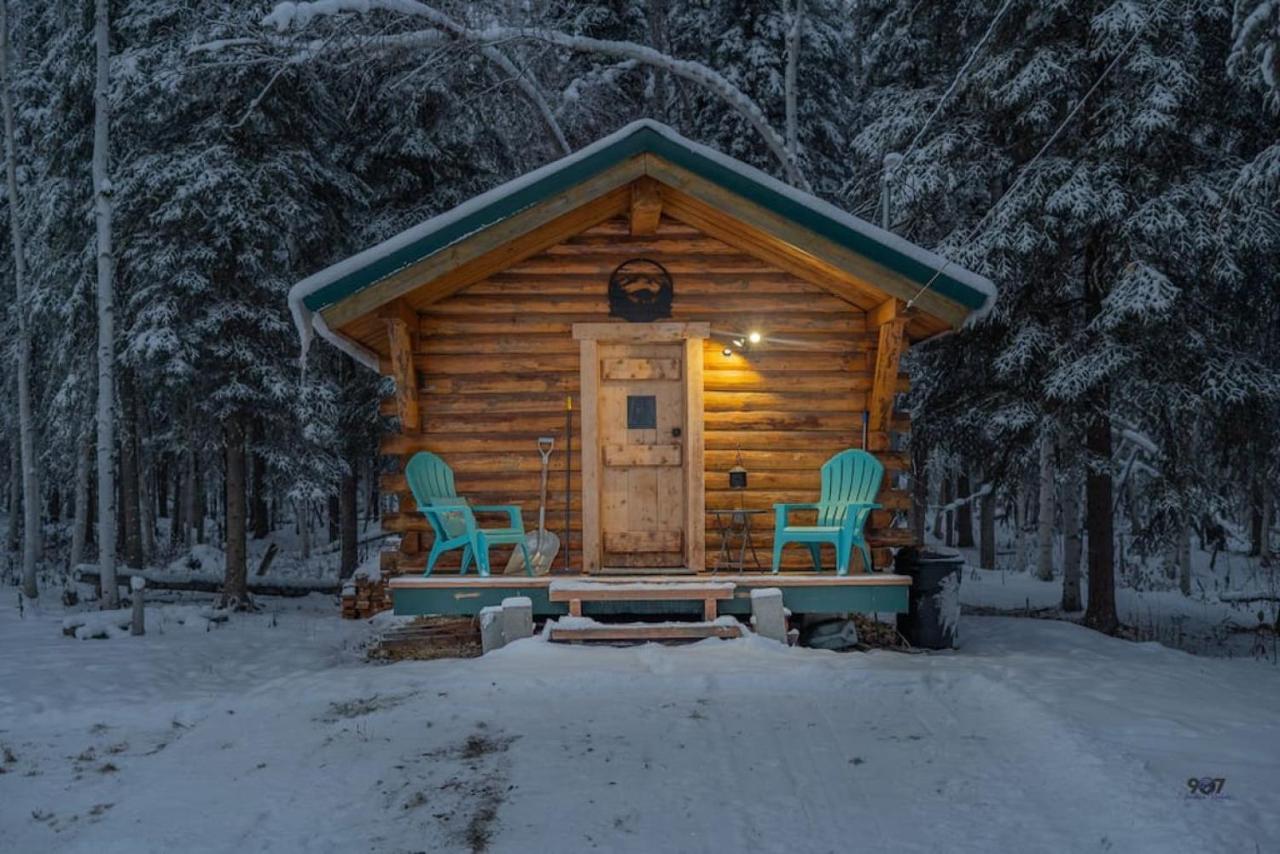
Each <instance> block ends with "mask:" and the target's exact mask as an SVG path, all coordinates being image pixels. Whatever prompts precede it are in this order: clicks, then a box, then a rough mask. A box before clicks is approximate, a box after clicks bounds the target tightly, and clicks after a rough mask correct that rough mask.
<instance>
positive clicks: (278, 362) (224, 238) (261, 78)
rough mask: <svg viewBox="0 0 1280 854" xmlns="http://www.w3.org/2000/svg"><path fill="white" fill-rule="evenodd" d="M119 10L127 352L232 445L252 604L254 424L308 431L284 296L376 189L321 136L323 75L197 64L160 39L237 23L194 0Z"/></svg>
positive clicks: (233, 600) (233, 544) (179, 425)
mask: <svg viewBox="0 0 1280 854" xmlns="http://www.w3.org/2000/svg"><path fill="white" fill-rule="evenodd" d="M119 20H120V27H121V30H122V35H123V41H124V43H125V44H127V45H129V46H130V49H131V51H132V52H131V54H130V59H131V63H132V66H133V68H135V69H136V78H135V79H136V83H137V89H136V90H135V91H134V92H132V93H131V94H132V96H133V102H134V103H135V104H136V105H137V106H136V108H135V110H134V111H133V112H132V113H131V114H130V115H129V117H128V118H127V119H125V118H124V117H123V116H122V117H121V125H122V133H124V134H127V135H128V137H129V139H130V140H131V141H132V143H133V146H132V148H131V150H130V152H129V157H128V158H127V162H125V161H124V160H123V159H122V162H121V163H120V164H119V167H118V172H119V178H118V180H117V186H118V188H119V193H118V198H119V213H120V217H119V224H120V231H121V240H120V244H121V247H122V250H121V253H120V268H119V276H120V280H121V282H122V283H127V284H126V287H127V288H128V290H129V293H130V317H129V321H128V325H127V327H126V333H125V344H126V357H127V359H128V360H130V361H131V362H132V363H134V364H136V365H137V366H138V369H139V370H140V371H141V372H143V373H144V374H146V375H147V376H148V377H149V378H150V380H151V382H152V387H153V388H157V389H159V388H163V389H165V391H166V392H167V395H168V396H169V399H170V400H171V401H173V404H172V409H171V412H172V416H173V419H174V421H175V422H176V423H175V424H174V425H173V428H172V429H173V430H174V432H175V433H176V434H178V435H180V436H181V437H182V439H181V441H182V443H184V444H185V443H189V442H195V443H197V447H199V446H200V445H204V446H207V447H212V448H216V449H217V451H218V453H217V456H216V457H215V460H216V462H217V463H219V464H220V465H219V466H218V469H220V470H221V481H222V483H223V486H224V488H225V490H226V502H225V506H226V514H227V515H226V523H225V532H226V534H225V546H226V549H225V550H226V556H227V566H226V586H225V589H224V591H223V599H224V602H226V603H228V604H233V605H239V606H246V605H247V604H248V601H249V600H248V595H247V586H246V583H247V567H246V561H247V555H246V518H245V516H246V501H245V495H244V490H245V486H246V481H247V472H246V459H247V446H246V442H247V441H248V435H249V427H250V423H251V422H252V421H254V420H257V421H258V422H259V423H262V424H264V425H265V429H263V430H262V431H261V433H260V435H262V436H266V437H273V438H274V441H276V442H279V443H281V444H285V443H288V442H290V441H291V439H290V438H289V437H290V436H292V435H293V434H294V430H293V428H294V421H293V419H292V418H291V413H292V412H293V411H294V403H295V400H296V396H297V393H298V392H297V382H296V379H297V362H296V359H295V358H294V356H295V353H296V349H295V347H296V345H295V343H294V342H295V339H294V337H293V330H292V326H291V324H290V323H289V320H288V317H287V312H286V310H285V308H284V306H285V293H286V291H287V289H288V286H289V285H290V284H291V283H292V282H293V281H294V280H296V278H300V277H301V275H302V273H301V271H303V270H309V269H310V268H311V267H312V266H313V265H315V264H316V262H317V260H318V261H320V262H321V263H324V262H327V261H328V260H330V259H331V258H332V257H334V256H335V255H336V254H337V253H338V252H340V251H341V249H342V248H345V247H343V246H342V236H343V235H344V233H345V231H346V222H345V219H344V213H345V212H347V211H350V210H352V209H353V207H354V204H353V200H358V199H359V198H360V197H361V194H362V192H363V188H361V187H360V185H359V183H358V181H357V180H356V179H355V178H354V176H352V175H351V174H350V172H348V171H347V170H345V169H343V168H341V166H340V165H339V164H338V163H336V162H335V161H334V160H333V159H331V158H332V156H333V151H332V150H331V149H326V148H325V147H323V146H319V145H316V141H317V140H324V139H327V138H331V136H332V134H333V133H334V130H333V128H331V127H330V126H329V124H328V123H329V121H330V117H331V116H333V115H335V114H340V112H338V111H336V110H335V106H336V105H335V104H334V103H332V102H331V101H330V100H328V93H327V90H326V89H325V88H324V87H323V86H318V85H313V84H314V81H312V80H310V79H306V78H300V77H296V76H295V77H291V78H288V79H286V78H284V77H281V78H280V79H278V80H275V81H274V83H273V85H271V86H269V87H268V83H269V82H271V71H270V69H264V68H263V67H262V66H261V65H252V64H240V65H230V66H223V67H220V68H218V69H217V72H218V73H216V74H215V73H210V72H211V69H210V68H209V67H207V66H205V65H204V64H203V63H200V62H198V61H197V62H193V61H192V57H191V55H190V54H189V53H188V50H187V47H188V44H189V43H190V42H188V41H184V40H178V39H173V38H167V39H160V40H156V39H154V38H153V36H154V34H156V33H162V32H166V31H169V30H171V29H172V28H184V27H185V28H189V29H186V30H185V31H186V32H187V33H189V35H190V38H192V39H197V38H201V37H207V38H216V37H219V36H222V35H225V34H226V32H227V28H228V27H232V26H234V25H235V24H236V22H235V21H231V22H227V21H213V22H207V21H204V20H203V19H202V18H201V16H200V15H199V13H198V11H197V9H196V8H195V4H187V3H173V4H169V5H165V6H161V7H156V6H154V5H152V4H147V3H137V4H133V5H131V6H130V7H129V8H128V9H127V10H126V11H125V12H124V14H123V15H120V16H119ZM193 20H194V21H196V22H198V23H199V24H201V26H199V27H193V25H192V23H191V22H192V21H193ZM240 23H243V22H242V21H241V22H240ZM157 128H163V129H165V132H162V133H157V131H156V129H157ZM210 462H212V461H211V460H208V459H197V460H195V464H196V465H197V466H208V464H209V463H210ZM214 471H215V472H216V471H217V469H215V470H214ZM204 474H205V475H206V476H207V475H209V472H208V471H205V472H204Z"/></svg>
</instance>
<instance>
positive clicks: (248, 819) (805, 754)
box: [0, 579, 1280, 854]
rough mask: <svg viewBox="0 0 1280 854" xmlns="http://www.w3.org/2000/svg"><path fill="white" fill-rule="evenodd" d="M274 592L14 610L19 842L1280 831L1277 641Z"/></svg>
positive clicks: (694, 846) (4, 763)
mask: <svg viewBox="0 0 1280 854" xmlns="http://www.w3.org/2000/svg"><path fill="white" fill-rule="evenodd" d="M967 580H968V579H966V581H967ZM264 604H265V605H266V606H267V610H266V611H265V612H264V613H260V614H254V615H234V616H232V617H231V619H230V620H229V621H228V622H227V623H226V624H223V625H220V626H210V627H207V628H197V627H196V625H195V624H196V623H198V622H199V621H189V622H190V623H191V624H190V625H188V624H185V623H184V624H183V625H177V624H176V623H172V622H169V621H168V620H166V619H165V618H164V616H163V612H164V611H165V610H166V608H165V607H163V606H162V607H160V608H158V609H154V610H153V613H152V615H151V619H150V623H149V626H150V629H149V633H148V634H147V636H146V637H145V638H131V637H125V638H117V639H113V640H84V641H81V640H75V639H72V638H68V637H64V636H63V635H62V633H61V614H52V613H50V614H46V615H37V614H33V613H31V612H30V611H28V612H27V614H26V618H25V619H22V620H19V619H18V615H17V610H16V608H13V607H11V606H10V605H9V604H8V603H6V605H5V607H4V609H3V610H2V611H0V767H2V768H3V770H4V772H5V773H3V774H0V828H2V829H3V830H2V832H0V849H3V850H6V851H19V852H36V851H39V852H45V851H49V852H70V851H85V852H89V851H92V852H150V851H155V852H171V851H184V852H203V851H228V852H231V851H316V852H323V851H335V852H336V851H344V852H345V851H378V852H399V851H475V850H490V851H494V852H505V851H512V852H515V851H519V852H530V851H534V852H538V851H565V852H570V851H592V850H596V851H637V852H656V851H664V852H665V851H680V852H685V851H688V852H697V851H723V850H744V851H763V852H770V851H793V850H803V851H813V852H824V851H847V850H850V846H851V845H855V844H856V847H857V848H858V849H859V850H872V851H889V850H892V851H921V852H924V851H927V852H936V851H975V852H984V854H985V852H994V851H1018V852H1040V851H1045V852H1048V851H1053V852H1062V851H1116V852H1120V851H1124V852H1144V851H1151V852H1172V851H1188V852H1197V853H1198V854H1202V853H1203V852H1217V851H1221V852H1254V851H1259V852H1269V851H1275V850H1278V849H1280V794H1277V791H1276V788H1275V785H1274V777H1275V771H1276V769H1277V767H1280V716H1277V714H1276V712H1275V710H1276V709H1277V708H1280V668H1277V667H1275V666H1273V665H1271V664H1269V663H1262V662H1259V661H1254V660H1250V659H1245V660H1225V659H1213V658H1205V657H1195V656H1191V655H1188V654H1186V653H1183V652H1178V651H1175V650H1171V649H1167V648H1165V647H1162V646H1159V645H1156V644H1135V643H1131V642H1127V641H1122V640H1115V639H1111V638H1106V637H1103V636H1100V635H1097V634H1095V633H1092V632H1090V631H1088V630H1085V629H1082V628H1079V627H1077V626H1074V625H1071V624H1069V623H1064V622H1058V621H1048V620H1021V619H1011V618H1002V617H965V618H964V621H963V625H962V633H963V640H964V647H963V649H962V650H960V651H958V652H955V653H945V654H935V655H905V654H901V653H893V652H874V653H869V654H862V653H853V654H836V653H829V652H819V651H809V650H800V649H785V648H783V647H781V646H777V645H774V644H771V643H769V642H766V641H762V640H759V639H756V638H746V639H743V640H737V641H714V640H712V641H705V642H703V643H700V644H696V645H693V646H686V647H660V646H653V645H649V646H643V647H632V648H625V649H615V648H580V647H564V646H555V645H551V644H549V643H547V642H545V641H543V640H541V639H533V640H528V641H522V642H519V643H517V644H514V645H513V646H510V647H508V648H506V649H504V650H501V651H499V652H498V653H495V654H493V655H490V656H486V657H485V658H482V659H471V660H440V661H432V662H405V663H399V664H394V665H371V664H366V663H363V662H362V661H361V657H360V653H359V648H360V643H361V641H362V639H363V638H364V637H365V636H367V634H368V633H369V632H370V630H371V629H370V627H369V626H367V625H365V624H363V623H354V622H344V621H341V620H339V619H337V618H336V616H335V615H334V610H333V605H332V599H331V598H324V597H311V598H310V599H304V600H264ZM189 610H190V609H189V608H188V609H187V611H188V612H189ZM1201 777H1210V778H1224V779H1225V783H1224V785H1223V788H1222V793H1221V796H1218V797H1198V796H1192V795H1191V794H1190V790H1189V787H1188V780H1189V779H1191V778H1201Z"/></svg>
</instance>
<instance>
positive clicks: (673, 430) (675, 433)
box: [671, 427, 680, 439]
mask: <svg viewBox="0 0 1280 854" xmlns="http://www.w3.org/2000/svg"><path fill="white" fill-rule="evenodd" d="M671 435H672V436H674V437H675V438H677V439H679V438H680V428H679V427H672V428H671Z"/></svg>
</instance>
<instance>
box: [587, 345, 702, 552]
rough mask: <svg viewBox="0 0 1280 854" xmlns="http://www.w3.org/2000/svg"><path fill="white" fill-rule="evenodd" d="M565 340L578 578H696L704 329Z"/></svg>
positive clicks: (699, 544) (699, 547) (699, 549)
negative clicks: (672, 574)
mask: <svg viewBox="0 0 1280 854" xmlns="http://www.w3.org/2000/svg"><path fill="white" fill-rule="evenodd" d="M699 332H703V333H704V334H703V335H701V336H696V335H691V333H699ZM574 334H575V335H576V336H577V337H579V338H580V339H581V358H582V364H581V371H582V420H583V425H582V439H583V444H582V447H583V472H582V486H583V496H582V498H583V564H584V566H585V568H586V570H587V571H588V572H594V571H600V570H607V569H611V568H619V569H622V568H626V569H635V568H653V569H658V570H660V569H662V568H672V567H688V568H690V569H693V570H695V571H696V570H700V569H701V568H702V562H703V536H704V532H703V502H704V499H703V495H702V466H703V447H702V338H703V337H705V324H682V323H657V324H578V325H577V326H575V327H574Z"/></svg>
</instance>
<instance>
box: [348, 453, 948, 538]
mask: <svg viewBox="0 0 1280 854" xmlns="http://www.w3.org/2000/svg"><path fill="white" fill-rule="evenodd" d="M927 464H928V452H927V451H926V450H925V448H924V443H923V442H912V443H911V538H912V539H913V540H914V541H915V542H916V544H917V545H921V546H923V545H924V528H925V515H926V514H927V513H928V512H929V471H928V468H927ZM373 480H374V481H375V482H376V481H377V478H373Z"/></svg>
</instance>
